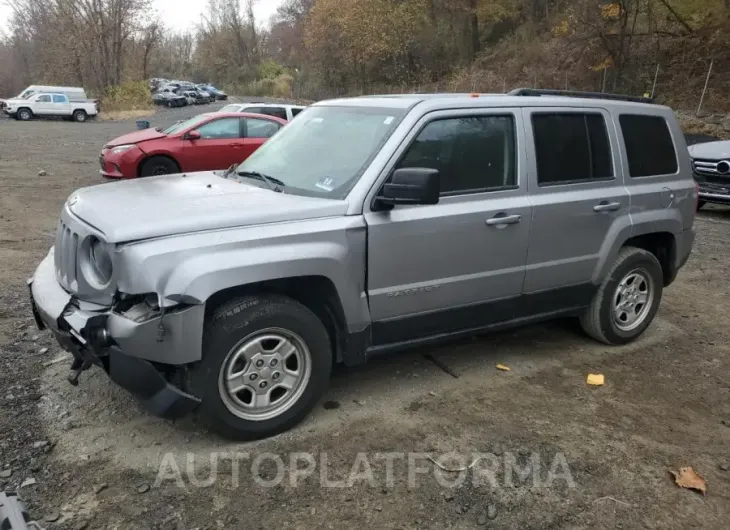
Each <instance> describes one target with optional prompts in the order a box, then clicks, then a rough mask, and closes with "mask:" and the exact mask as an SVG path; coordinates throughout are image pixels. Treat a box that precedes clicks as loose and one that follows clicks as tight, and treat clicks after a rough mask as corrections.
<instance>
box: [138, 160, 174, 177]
mask: <svg viewBox="0 0 730 530" xmlns="http://www.w3.org/2000/svg"><path fill="white" fill-rule="evenodd" d="M173 173H180V168H179V167H178V165H177V164H176V163H175V161H174V160H172V159H170V158H167V157H166V156H153V157H151V158H149V159H147V160H145V162H144V163H143V164H142V168H141V169H140V171H139V176H140V177H156V176H159V175H171V174H173Z"/></svg>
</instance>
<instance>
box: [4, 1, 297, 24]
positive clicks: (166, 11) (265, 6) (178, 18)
mask: <svg viewBox="0 0 730 530" xmlns="http://www.w3.org/2000/svg"><path fill="white" fill-rule="evenodd" d="M255 1H256V3H255V5H254V15H255V16H256V20H257V22H258V24H259V25H262V24H268V22H269V19H270V18H271V15H273V14H274V13H275V12H276V8H277V7H279V6H280V5H281V4H282V3H283V0H255ZM152 4H153V6H154V7H155V9H157V11H158V12H159V13H160V15H161V17H160V18H161V19H162V21H163V22H164V23H165V25H166V26H167V27H168V28H170V29H172V30H175V31H182V30H185V29H192V28H193V26H194V25H195V24H196V23H197V22H198V21H199V20H200V15H201V14H202V13H203V12H204V11H205V8H206V4H207V2H205V0H152ZM241 4H242V5H243V4H244V2H243V1H242V2H241ZM11 14H12V11H11V10H10V8H9V7H8V6H7V5H6V3H5V0H0V31H2V30H6V29H7V20H8V19H9V18H10V15H11Z"/></svg>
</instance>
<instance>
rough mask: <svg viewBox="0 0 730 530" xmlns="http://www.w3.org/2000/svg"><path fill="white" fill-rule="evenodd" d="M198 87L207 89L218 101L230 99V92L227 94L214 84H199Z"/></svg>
mask: <svg viewBox="0 0 730 530" xmlns="http://www.w3.org/2000/svg"><path fill="white" fill-rule="evenodd" d="M198 87H199V88H201V89H202V90H205V91H206V92H207V93H208V94H210V95H211V96H213V97H214V98H215V99H216V100H218V101H225V100H227V99H228V94H226V93H225V92H223V91H222V90H218V89H217V88H216V87H214V86H212V85H198Z"/></svg>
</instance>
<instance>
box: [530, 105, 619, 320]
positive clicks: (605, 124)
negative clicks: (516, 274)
mask: <svg viewBox="0 0 730 530" xmlns="http://www.w3.org/2000/svg"><path fill="white" fill-rule="evenodd" d="M523 115H524V121H525V127H526V130H527V135H528V137H529V138H530V139H531V149H530V150H529V166H528V167H529V174H530V176H529V189H530V200H531V202H532V207H533V209H532V232H531V234H530V244H529V250H528V253H527V272H526V275H525V286H524V294H525V297H524V299H523V300H524V301H525V302H526V303H527V304H528V306H527V307H526V308H525V311H528V312H539V313H545V312H551V311H554V310H558V309H567V308H568V307H572V306H576V307H579V306H582V305H585V304H586V303H587V302H588V301H589V300H590V297H591V296H592V293H593V291H594V289H593V286H592V280H593V275H594V273H595V271H596V269H597V267H598V264H599V259H600V255H601V248H602V246H603V245H604V244H606V242H607V240H608V238H609V235H610V234H611V232H612V231H613V230H616V229H617V228H619V225H620V224H621V223H626V224H627V225H628V227H629V229H630V217H629V215H628V211H629V195H628V192H627V190H626V188H625V186H624V181H623V172H622V170H621V160H620V156H619V153H620V150H619V148H618V138H617V135H616V129H615V127H614V124H613V120H612V119H611V116H610V115H609V113H608V112H606V111H605V110H604V109H600V108H575V109H570V108H547V107H546V108H533V109H524V110H523Z"/></svg>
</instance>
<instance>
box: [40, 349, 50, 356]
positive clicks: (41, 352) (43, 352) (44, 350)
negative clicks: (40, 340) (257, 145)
mask: <svg viewBox="0 0 730 530" xmlns="http://www.w3.org/2000/svg"><path fill="white" fill-rule="evenodd" d="M38 353H40V354H41V355H43V354H45V353H48V348H41V351H39V352H38Z"/></svg>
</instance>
